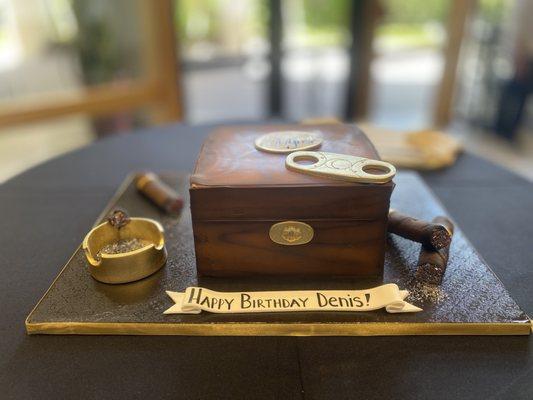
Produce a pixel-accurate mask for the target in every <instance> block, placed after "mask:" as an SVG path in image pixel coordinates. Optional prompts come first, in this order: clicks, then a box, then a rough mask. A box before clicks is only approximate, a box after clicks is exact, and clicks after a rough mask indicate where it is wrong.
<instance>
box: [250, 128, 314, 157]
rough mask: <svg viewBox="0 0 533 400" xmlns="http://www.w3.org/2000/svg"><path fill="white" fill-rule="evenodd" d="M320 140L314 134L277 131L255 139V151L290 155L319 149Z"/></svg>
mask: <svg viewBox="0 0 533 400" xmlns="http://www.w3.org/2000/svg"><path fill="white" fill-rule="evenodd" d="M321 144H322V138H321V137H320V135H319V134H318V133H315V132H304V131H279V132H272V133H267V134H266V135H263V136H261V137H259V138H257V139H256V141H255V147H256V149H257V150H261V151H266V152H268V153H292V152H293V151H298V150H311V149H316V148H318V147H320V145H321Z"/></svg>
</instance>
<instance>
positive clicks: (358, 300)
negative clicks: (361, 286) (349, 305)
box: [353, 297, 363, 307]
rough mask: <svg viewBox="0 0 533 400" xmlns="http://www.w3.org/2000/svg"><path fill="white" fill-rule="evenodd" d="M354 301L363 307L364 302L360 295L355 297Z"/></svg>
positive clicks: (357, 305)
mask: <svg viewBox="0 0 533 400" xmlns="http://www.w3.org/2000/svg"><path fill="white" fill-rule="evenodd" d="M353 301H354V303H355V306H356V307H363V302H362V301H361V299H360V298H359V297H354V299H353Z"/></svg>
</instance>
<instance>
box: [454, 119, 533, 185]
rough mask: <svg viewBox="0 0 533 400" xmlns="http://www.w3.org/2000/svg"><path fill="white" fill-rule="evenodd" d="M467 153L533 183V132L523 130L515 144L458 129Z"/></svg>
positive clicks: (488, 135) (487, 134)
mask: <svg viewBox="0 0 533 400" xmlns="http://www.w3.org/2000/svg"><path fill="white" fill-rule="evenodd" d="M453 134H454V135H455V136H457V137H458V138H459V139H460V140H461V141H462V143H463V144H464V147H465V149H466V150H467V151H469V152H471V153H474V154H476V155H479V156H481V157H483V158H486V159H488V160H490V161H492V162H494V163H496V164H499V165H502V166H504V167H505V168H507V169H510V170H511V171H513V172H515V173H516V174H518V175H520V176H523V177H524V178H526V179H528V180H529V181H531V182H533V131H532V130H528V129H522V130H521V131H520V132H519V134H518V135H517V137H516V140H515V141H514V142H512V143H511V142H508V141H507V140H504V139H502V138H500V137H499V136H497V135H495V134H492V133H490V132H480V131H475V130H471V129H456V130H454V132H453Z"/></svg>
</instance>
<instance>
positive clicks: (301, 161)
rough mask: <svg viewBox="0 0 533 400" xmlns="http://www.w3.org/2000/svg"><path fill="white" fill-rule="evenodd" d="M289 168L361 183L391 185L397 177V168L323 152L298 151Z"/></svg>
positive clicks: (287, 165) (376, 161) (368, 160)
mask: <svg viewBox="0 0 533 400" xmlns="http://www.w3.org/2000/svg"><path fill="white" fill-rule="evenodd" d="M285 166H286V167H287V168H288V169H290V170H292V171H296V172H300V173H303V174H309V175H316V176H322V177H325V178H332V179H339V180H343V181H349V182H357V183H387V182H389V181H390V180H391V179H392V178H393V177H394V175H395V174H396V168H395V167H394V165H392V164H390V163H388V162H385V161H379V160H371V159H369V158H364V157H356V156H351V155H347V154H336V153H326V152H323V151H295V152H294V153H291V154H289V155H288V156H287V158H286V160H285Z"/></svg>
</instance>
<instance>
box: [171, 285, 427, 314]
mask: <svg viewBox="0 0 533 400" xmlns="http://www.w3.org/2000/svg"><path fill="white" fill-rule="evenodd" d="M167 294H168V295H169V296H170V297H171V298H172V300H174V302H175V303H176V304H174V305H173V306H172V307H170V308H169V309H167V310H166V311H164V314H199V313H200V312H202V311H208V312H212V313H224V314H227V313H261V312H301V311H350V312H354V311H372V310H378V309H381V308H385V310H387V312H389V313H405V312H418V311H422V309H421V308H418V307H416V306H414V305H412V304H409V303H407V302H405V301H404V299H405V298H406V297H407V296H408V295H409V292H408V291H407V290H400V289H399V288H398V285H396V284H394V283H388V284H386V285H382V286H378V287H375V288H372V289H365V290H295V291H276V292H215V291H213V290H210V289H206V288H201V287H189V288H187V289H186V290H185V292H183V293H179V292H171V291H167Z"/></svg>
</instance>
